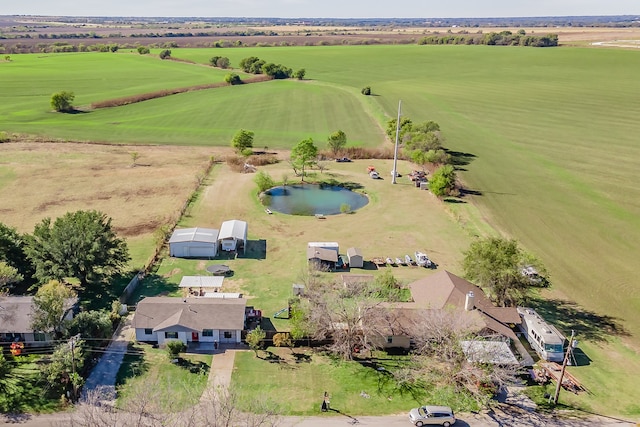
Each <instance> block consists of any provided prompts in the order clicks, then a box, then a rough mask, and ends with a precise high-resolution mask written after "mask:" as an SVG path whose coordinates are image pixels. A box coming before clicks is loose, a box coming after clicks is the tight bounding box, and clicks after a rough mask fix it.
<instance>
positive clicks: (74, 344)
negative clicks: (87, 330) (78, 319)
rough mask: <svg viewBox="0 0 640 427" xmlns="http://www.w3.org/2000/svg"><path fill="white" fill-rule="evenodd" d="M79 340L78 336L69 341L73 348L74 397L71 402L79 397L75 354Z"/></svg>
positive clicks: (72, 376)
mask: <svg viewBox="0 0 640 427" xmlns="http://www.w3.org/2000/svg"><path fill="white" fill-rule="evenodd" d="M77 338H78V335H76V336H73V337H71V339H70V340H69V345H70V346H71V385H72V386H73V396H72V398H71V400H72V401H73V402H75V401H76V398H77V397H78V387H77V385H76V354H75V348H76V339H77Z"/></svg>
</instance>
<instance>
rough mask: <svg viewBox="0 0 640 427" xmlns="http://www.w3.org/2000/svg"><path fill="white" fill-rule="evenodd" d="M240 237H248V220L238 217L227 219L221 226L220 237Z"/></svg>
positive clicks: (241, 238)
mask: <svg viewBox="0 0 640 427" xmlns="http://www.w3.org/2000/svg"><path fill="white" fill-rule="evenodd" d="M229 238H234V239H240V240H244V239H246V238H247V222H246V221H240V220H238V219H231V220H229V221H225V222H223V223H222V225H221V226H220V234H218V239H229Z"/></svg>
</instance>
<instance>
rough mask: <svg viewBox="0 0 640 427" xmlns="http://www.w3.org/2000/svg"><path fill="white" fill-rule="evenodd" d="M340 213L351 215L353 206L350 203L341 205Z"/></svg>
mask: <svg viewBox="0 0 640 427" xmlns="http://www.w3.org/2000/svg"><path fill="white" fill-rule="evenodd" d="M340 212H341V213H343V214H348V213H351V205H350V204H348V203H343V204H341V205H340Z"/></svg>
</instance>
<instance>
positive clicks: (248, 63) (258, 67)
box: [240, 56, 265, 74]
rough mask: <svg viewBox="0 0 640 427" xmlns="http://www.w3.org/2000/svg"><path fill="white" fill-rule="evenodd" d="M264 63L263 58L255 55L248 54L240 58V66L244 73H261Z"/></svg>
mask: <svg viewBox="0 0 640 427" xmlns="http://www.w3.org/2000/svg"><path fill="white" fill-rule="evenodd" d="M264 64H265V62H264V61H263V60H261V59H260V58H258V57H256V56H250V57H248V58H243V59H242V60H240V68H242V71H244V72H245V73H251V74H260V73H262V66H263V65H264Z"/></svg>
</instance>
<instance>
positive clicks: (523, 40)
mask: <svg viewBox="0 0 640 427" xmlns="http://www.w3.org/2000/svg"><path fill="white" fill-rule="evenodd" d="M418 44H469V45H471V44H486V45H491V46H533V47H552V46H558V35H557V34H547V35H545V36H532V35H527V34H526V33H525V32H524V30H520V31H518V32H517V33H515V34H514V33H512V32H511V31H502V32H500V33H487V34H443V35H433V36H427V37H423V38H421V39H420V40H419V41H418Z"/></svg>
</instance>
